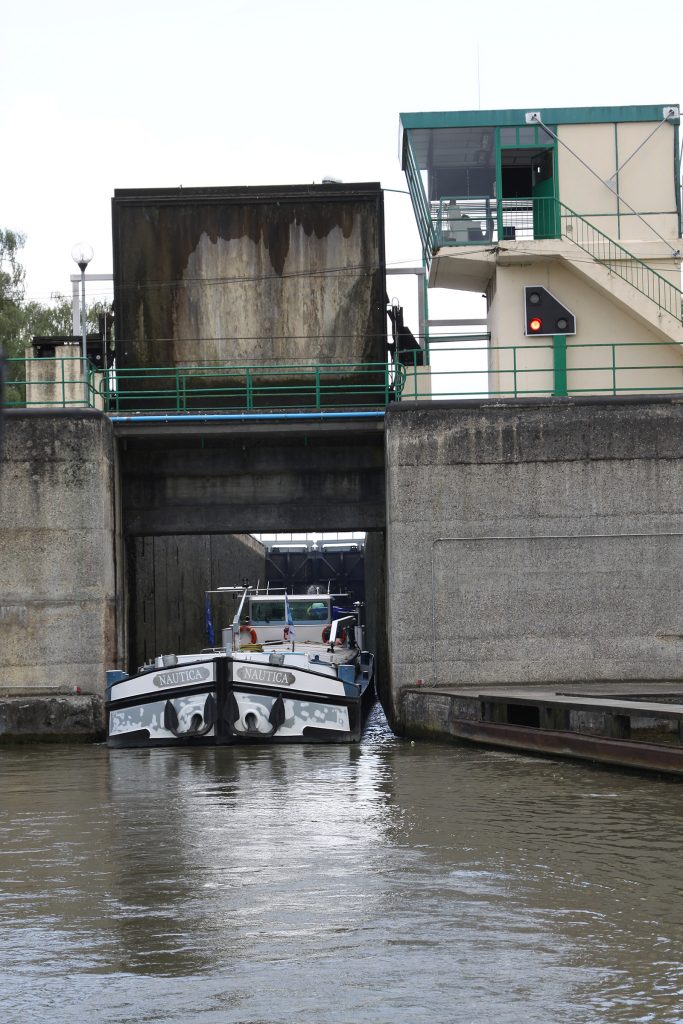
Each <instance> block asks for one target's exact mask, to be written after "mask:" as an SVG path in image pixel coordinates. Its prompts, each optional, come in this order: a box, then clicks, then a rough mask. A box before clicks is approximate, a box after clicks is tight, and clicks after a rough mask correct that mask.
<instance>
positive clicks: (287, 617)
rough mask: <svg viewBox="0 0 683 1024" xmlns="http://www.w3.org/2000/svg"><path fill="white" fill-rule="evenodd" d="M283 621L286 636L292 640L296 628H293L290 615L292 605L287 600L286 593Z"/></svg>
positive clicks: (292, 620)
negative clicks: (286, 629) (286, 632)
mask: <svg viewBox="0 0 683 1024" xmlns="http://www.w3.org/2000/svg"><path fill="white" fill-rule="evenodd" d="M285 622H286V623H287V628H288V637H289V639H290V640H293V639H294V637H295V636H296V630H295V628H294V619H293V617H292V606H291V605H290V603H289V601H288V600H287V595H286V594H285Z"/></svg>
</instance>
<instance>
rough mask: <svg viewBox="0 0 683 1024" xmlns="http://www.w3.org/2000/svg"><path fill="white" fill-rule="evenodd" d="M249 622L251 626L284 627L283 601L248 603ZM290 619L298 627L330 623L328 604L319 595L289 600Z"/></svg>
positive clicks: (265, 600)
mask: <svg viewBox="0 0 683 1024" xmlns="http://www.w3.org/2000/svg"><path fill="white" fill-rule="evenodd" d="M249 607H250V610H249V622H250V623H251V625H252V626H284V625H285V624H286V622H285V599H284V597H280V598H259V599H258V600H255V601H251V602H250V606H249ZM289 607H290V608H291V611H292V619H293V620H294V623H295V624H296V625H298V626H305V625H307V624H309V623H316V622H329V621H330V602H329V600H328V599H326V598H324V597H320V596H319V595H315V596H311V597H307V598H289Z"/></svg>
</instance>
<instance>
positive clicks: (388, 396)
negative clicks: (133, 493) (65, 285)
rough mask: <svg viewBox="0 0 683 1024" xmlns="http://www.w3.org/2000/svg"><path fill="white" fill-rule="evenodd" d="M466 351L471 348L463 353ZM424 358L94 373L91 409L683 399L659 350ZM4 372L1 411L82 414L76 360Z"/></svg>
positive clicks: (512, 350)
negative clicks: (423, 361) (585, 397)
mask: <svg viewBox="0 0 683 1024" xmlns="http://www.w3.org/2000/svg"><path fill="white" fill-rule="evenodd" d="M463 341H467V342H468V344H467V345H466V347H463V344H462V343H463ZM431 348H432V362H431V365H430V366H422V365H420V364H419V359H420V354H419V353H418V352H415V353H414V358H413V360H412V362H411V360H410V357H408V358H407V361H406V362H405V363H403V362H402V363H399V364H397V365H393V364H392V363H366V364H360V363H335V364H320V365H316V364H307V365H303V366H302V365H300V364H287V365H277V366H254V365H249V366H246V365H245V366H227V365H216V366H201V367H161V368H160V367H151V368H149V369H138V370H118V371H115V370H111V371H109V372H108V373H107V374H105V375H104V376H103V375H102V374H101V373H100V372H99V371H95V370H94V368H92V369H91V371H90V376H89V382H88V404H89V405H90V406H91V407H94V408H98V409H102V410H104V411H105V412H109V413H124V414H125V413H143V414H144V413H158V412H163V413H168V414H175V415H183V414H189V413H196V412H201V413H211V412H233V413H245V414H249V413H253V412H261V411H264V412H265V411H267V412H277V411H294V410H295V411H311V412H321V413H324V412H325V411H328V410H335V409H353V410H361V411H362V410H363V409H383V408H385V407H386V406H387V405H388V404H389V403H391V402H398V401H404V400H406V399H416V398H421V399H427V400H428V399H430V398H432V399H433V398H444V399H463V398H497V397H505V398H522V397H533V396H543V395H556V396H560V395H581V394H601V395H619V394H647V393H654V392H683V349H681V348H680V347H677V346H674V345H669V346H667V345H666V344H665V343H664V342H628V343H624V342H605V343H599V344H592V343H589V342H583V343H580V344H578V343H576V342H573V341H572V340H571V339H568V338H566V337H564V336H563V335H562V336H559V335H558V336H557V337H555V338H547V339H540V338H539V339H535V340H534V342H533V343H530V344H524V345H504V346H496V347H494V348H491V347H490V345H489V339H488V336H487V335H470V336H467V337H464V336H463V337H456V336H453V337H450V338H447V337H441V338H438V337H436V338H433V339H432V346H431ZM404 358H405V357H404ZM8 363H9V365H10V366H11V367H12V369H11V380H10V382H9V385H8V388H7V389H6V405H7V406H8V407H10V408H12V407H14V408H19V407H21V408H32V407H53V408H54V407H58V408H73V407H82V406H83V404H84V401H83V400H84V394H83V385H82V382H81V378H80V373H79V372H78V371H80V365H81V364H80V360H79V359H73V360H50V361H48V360H44V359H26V360H24V359H13V360H9V361H8ZM22 364H23V368H22V369H21V371H20V368H21V367H22ZM31 364H34V365H31ZM35 364H39V365H38V366H36V365H35ZM48 364H51V369H50V372H49V373H48V372H47V371H48ZM65 364H66V365H65ZM38 374H39V377H38V379H37V375H38ZM10 389H14V391H11V390H10Z"/></svg>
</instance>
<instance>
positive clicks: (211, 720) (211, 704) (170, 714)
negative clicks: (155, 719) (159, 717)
mask: <svg viewBox="0 0 683 1024" xmlns="http://www.w3.org/2000/svg"><path fill="white" fill-rule="evenodd" d="M202 721H203V723H204V724H203V725H202ZM215 722H216V699H215V697H214V695H213V694H212V693H210V694H209V696H208V697H207V698H206V702H205V704H204V713H203V716H202V715H200V714H199V713H198V712H195V714H194V715H193V716H192V718H191V719H190V725H189V727H188V728H187V729H186V730H185V732H181V731H180V730H179V728H178V725H179V722H178V712H177V711H176V709H175V707H174V705H173V703H172V701H170V700H167V701H166V704H165V706H164V729H168V731H169V732H171V733H173V735H174V736H176V737H177V738H178V739H180V738H181V737H182V738H185V737H186V736H187V737H190V738H192V737H194V736H206V734H207V733H208V732H209V731H210V730H211V729H212V728H213V726H214V724H215Z"/></svg>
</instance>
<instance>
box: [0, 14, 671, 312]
mask: <svg viewBox="0 0 683 1024" xmlns="http://www.w3.org/2000/svg"><path fill="white" fill-rule="evenodd" d="M681 11H682V8H681V5H680V3H678V2H669V0H665V2H656V0H654V2H651V3H649V4H647V5H641V4H637V5H636V4H632V5H622V4H616V3H604V2H601V0H593V2H583V0H575V2H572V3H562V2H560V3H543V4H541V3H529V2H519V3H516V4H513V3H509V2H499V0H488V2H487V3H478V4H475V3H471V4H468V5H466V6H465V5H462V4H460V3H457V2H454V0H450V2H441V0H433V2H431V3H427V4H420V3H417V2H416V0H410V2H406V0H390V2H389V0H387V2H384V0H380V2H373V0H362V2H361V0H345V2H343V3H339V4H331V3H324V2H321V0H316V2H313V0H291V2H289V3H276V2H271V0H261V2H259V0H193V2H183V3H180V2H177V0H164V2H160V0H117V2H116V3H111V2H109V3H106V4H105V3H101V2H99V0H89V2H88V3H83V4H78V3H77V2H71V3H70V4H57V3H55V2H54V0H21V2H13V3H11V4H9V3H5V4H4V5H3V14H2V23H1V28H0V76H1V78H0V80H1V85H0V97H1V99H0V130H1V136H0V138H1V139H2V150H3V158H2V162H1V165H0V166H1V168H2V169H1V171H0V185H1V188H0V225H1V226H3V227H10V228H13V229H14V230H17V231H21V232H23V233H24V234H25V235H26V239H27V241H26V247H25V250H24V254H23V263H24V265H25V267H26V270H27V297H30V298H35V299H39V300H40V301H44V302H48V301H49V299H50V295H51V293H52V292H55V291H61V292H64V293H66V292H68V291H69V288H70V285H69V275H70V274H71V273H73V272H74V271H75V269H76V268H75V266H74V264H73V262H72V260H71V257H70V252H71V247H72V245H73V243H74V242H76V241H79V240H85V241H87V242H89V243H90V244H91V245H92V246H93V248H94V250H95V258H94V260H93V262H92V264H91V268H90V269H91V270H92V272H93V273H101V274H106V273H111V267H112V256H111V215H110V200H111V197H112V195H113V191H114V189H115V188H133V187H161V186H171V187H174V186H178V185H183V186H186V187H187V186H206V185H264V184H268V185H279V184H296V183H301V182H313V181H315V182H319V181H321V179H322V178H323V177H324V176H328V175H329V176H332V177H336V178H341V179H343V180H344V181H347V182H350V181H380V182H381V183H382V185H383V186H384V187H385V188H386V189H399V190H401V189H405V188H406V185H405V179H404V177H403V174H402V172H401V170H400V167H399V163H398V156H397V138H398V114H399V112H400V111H422V110H425V111H427V110H470V109H477V108H478V107H481V108H482V109H488V108H493V109H498V108H503V109H504V108H508V107H528V108H529V109H538V108H541V107H551V106H599V105H604V104H631V103H638V104H641V103H657V104H659V103H661V104H664V103H672V102H676V103H680V102H681V100H682V99H683V88H682V84H683V83H682V79H683V60H682V59H681V55H682V48H681V38H682V36H681V28H682V25H683V14H682V13H681ZM385 208H386V222H387V261H388V264H389V265H390V266H392V265H393V266H410V265H416V264H418V263H419V261H420V250H419V245H418V239H417V231H416V229H415V227H414V220H413V214H412V210H411V206H410V200H409V198H408V196H407V195H402V194H397V193H393V192H387V194H386V207H385ZM394 280H395V281H396V285H395V286H394V285H393V283H392V284H391V285H390V288H389V290H390V292H391V293H397V292H401V290H402V289H403V290H404V291H405V290H406V289H408V288H410V289H412V288H413V286H412V284H410V283H408V282H406V281H403V282H401V283H400V284H399V282H398V279H394ZM93 290H94V286H93ZM399 297H400V298H402V300H403V301H404V302H406V297H405V295H399ZM434 300H435V301H434V302H433V303H432V309H431V315H432V316H435V315H438V316H446V315H449V313H450V315H460V313H459V312H458V311H455V312H453V311H452V310H451V309H449V310H448V311H446V309H444V308H443V307H442V306H440V303H439V301H438V296H434ZM407 304H408V303H407V302H406V305H407ZM475 315H476V314H475ZM478 315H482V314H481V313H479V314H478Z"/></svg>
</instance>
